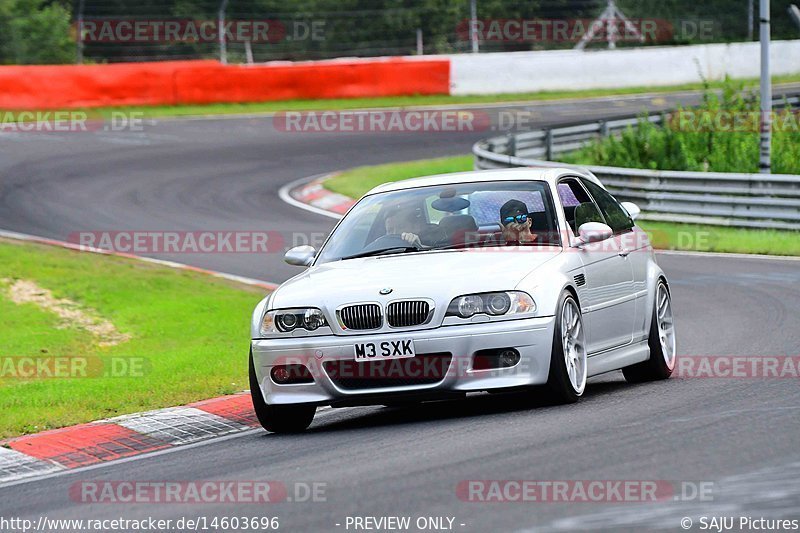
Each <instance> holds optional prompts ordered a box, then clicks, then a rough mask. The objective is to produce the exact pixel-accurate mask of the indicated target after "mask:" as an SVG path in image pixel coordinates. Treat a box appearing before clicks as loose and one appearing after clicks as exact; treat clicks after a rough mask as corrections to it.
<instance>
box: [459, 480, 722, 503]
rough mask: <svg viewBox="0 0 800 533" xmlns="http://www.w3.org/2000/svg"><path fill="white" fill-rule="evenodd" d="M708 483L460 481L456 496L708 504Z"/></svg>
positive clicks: (482, 500)
mask: <svg viewBox="0 0 800 533" xmlns="http://www.w3.org/2000/svg"><path fill="white" fill-rule="evenodd" d="M714 488H715V486H714V483H713V482H712V481H668V480H619V479H613V480H608V479H592V480H586V479H577V480H574V479H569V480H525V479H494V480H491V479H490V480H462V481H460V482H459V483H458V484H457V485H456V496H457V497H458V499H459V500H461V501H463V502H468V503H527V504H531V503H615V504H617V503H652V502H662V501H682V502H688V501H695V502H708V501H713V499H714V495H713V493H714Z"/></svg>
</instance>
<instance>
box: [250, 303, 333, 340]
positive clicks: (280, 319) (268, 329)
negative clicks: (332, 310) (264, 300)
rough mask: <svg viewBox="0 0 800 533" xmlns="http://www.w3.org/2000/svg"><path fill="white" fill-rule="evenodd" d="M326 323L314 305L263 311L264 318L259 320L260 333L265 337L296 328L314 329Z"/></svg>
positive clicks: (288, 331) (323, 316)
mask: <svg viewBox="0 0 800 533" xmlns="http://www.w3.org/2000/svg"><path fill="white" fill-rule="evenodd" d="M327 325H328V322H327V321H326V320H325V315H323V314H322V311H320V310H319V309H317V308H316V307H305V308H299V309H278V310H275V311H267V312H266V313H264V318H263V319H262V320H261V335H262V336H265V337H266V336H269V335H275V334H279V333H290V332H292V331H294V330H296V329H304V330H307V331H316V330H317V329H319V328H321V327H323V326H327Z"/></svg>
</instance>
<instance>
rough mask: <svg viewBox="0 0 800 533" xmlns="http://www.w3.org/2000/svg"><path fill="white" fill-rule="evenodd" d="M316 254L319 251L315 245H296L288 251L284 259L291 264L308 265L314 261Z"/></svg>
mask: <svg viewBox="0 0 800 533" xmlns="http://www.w3.org/2000/svg"><path fill="white" fill-rule="evenodd" d="M316 255H317V251H316V250H315V249H314V247H313V246H308V245H305V246H295V247H294V248H291V249H290V250H288V251H287V252H286V255H284V256H283V260H284V261H286V262H287V263H289V264H290V265H294V266H303V267H307V266H308V265H310V264H311V262H312V261H314V257H316Z"/></svg>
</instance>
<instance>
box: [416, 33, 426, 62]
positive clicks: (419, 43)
mask: <svg viewBox="0 0 800 533" xmlns="http://www.w3.org/2000/svg"><path fill="white" fill-rule="evenodd" d="M424 53H425V47H424V46H423V44H422V28H417V55H418V56H421V55H423V54H424Z"/></svg>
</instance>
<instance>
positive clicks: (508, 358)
mask: <svg viewBox="0 0 800 533" xmlns="http://www.w3.org/2000/svg"><path fill="white" fill-rule="evenodd" d="M519 360H520V355H519V352H518V351H517V350H515V349H514V348H496V349H493V350H481V351H479V352H477V353H475V357H474V358H473V360H472V369H473V370H491V369H496V368H510V367H512V366H516V365H517V364H518V363H519Z"/></svg>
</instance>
